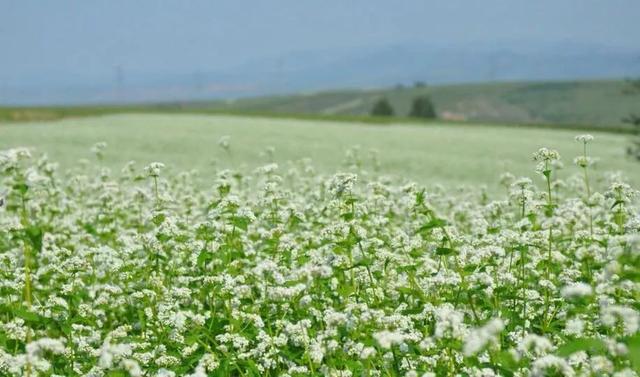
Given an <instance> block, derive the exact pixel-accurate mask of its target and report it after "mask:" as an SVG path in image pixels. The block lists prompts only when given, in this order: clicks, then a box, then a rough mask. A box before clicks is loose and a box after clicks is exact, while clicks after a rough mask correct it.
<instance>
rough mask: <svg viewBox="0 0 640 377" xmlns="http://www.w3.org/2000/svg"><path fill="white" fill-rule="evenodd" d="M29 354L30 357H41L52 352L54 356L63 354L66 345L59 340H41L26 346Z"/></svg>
mask: <svg viewBox="0 0 640 377" xmlns="http://www.w3.org/2000/svg"><path fill="white" fill-rule="evenodd" d="M26 350H27V354H28V355H29V357H31V358H33V357H39V356H41V355H42V353H44V352H51V353H53V354H62V353H64V351H65V348H64V343H62V341H60V340H58V339H51V338H41V339H38V340H36V341H33V342H31V343H28V344H27V346H26Z"/></svg>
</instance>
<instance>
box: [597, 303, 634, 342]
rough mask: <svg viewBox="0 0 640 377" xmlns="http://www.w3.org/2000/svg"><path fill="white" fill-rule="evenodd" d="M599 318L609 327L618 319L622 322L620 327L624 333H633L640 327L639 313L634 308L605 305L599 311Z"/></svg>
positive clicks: (615, 323) (614, 324) (616, 322)
mask: <svg viewBox="0 0 640 377" xmlns="http://www.w3.org/2000/svg"><path fill="white" fill-rule="evenodd" d="M600 320H601V321H602V323H603V324H604V325H606V326H609V327H614V326H616V325H617V324H618V321H620V322H622V328H623V332H624V334H625V335H633V334H635V333H636V332H637V331H638V329H639V328H640V315H638V312H636V311H635V310H634V309H632V308H629V307H626V306H620V305H611V306H605V307H603V308H602V309H601V311H600Z"/></svg>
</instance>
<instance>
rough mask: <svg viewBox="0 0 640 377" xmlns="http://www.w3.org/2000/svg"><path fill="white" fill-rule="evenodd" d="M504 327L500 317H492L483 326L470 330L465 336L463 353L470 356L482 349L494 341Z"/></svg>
mask: <svg viewBox="0 0 640 377" xmlns="http://www.w3.org/2000/svg"><path fill="white" fill-rule="evenodd" d="M503 329H504V322H503V321H502V319H500V318H493V319H491V320H490V321H489V322H487V323H486V324H485V325H484V326H482V327H479V328H476V329H473V330H471V332H470V333H469V335H467V337H466V338H465V342H464V347H463V351H462V352H463V353H464V354H465V356H472V355H475V354H476V353H478V352H480V351H482V350H483V349H484V348H485V347H486V346H487V345H488V344H490V343H495V342H496V341H497V336H498V334H500V332H501V331H502V330H503Z"/></svg>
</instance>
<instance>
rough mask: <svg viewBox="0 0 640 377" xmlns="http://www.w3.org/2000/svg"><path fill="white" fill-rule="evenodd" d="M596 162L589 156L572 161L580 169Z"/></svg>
mask: <svg viewBox="0 0 640 377" xmlns="http://www.w3.org/2000/svg"><path fill="white" fill-rule="evenodd" d="M597 161H598V160H597V159H595V158H591V157H589V156H578V157H576V158H574V159H573V163H574V164H575V165H576V166H578V167H581V168H586V167H589V166H593V165H594V164H595V163H596V162H597Z"/></svg>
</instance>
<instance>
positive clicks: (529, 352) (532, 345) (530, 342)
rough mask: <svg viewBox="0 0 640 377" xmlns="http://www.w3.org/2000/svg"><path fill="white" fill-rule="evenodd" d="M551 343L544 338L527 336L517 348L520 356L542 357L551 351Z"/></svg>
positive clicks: (532, 335) (533, 335) (534, 335)
mask: <svg viewBox="0 0 640 377" xmlns="http://www.w3.org/2000/svg"><path fill="white" fill-rule="evenodd" d="M553 348H554V347H553V343H551V341H549V339H547V338H545V337H544V336H540V335H536V334H527V335H525V337H524V338H523V339H522V340H521V341H520V343H519V344H518V346H517V351H518V353H519V354H520V356H542V355H545V354H547V353H549V352H550V351H551V350H553Z"/></svg>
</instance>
